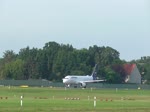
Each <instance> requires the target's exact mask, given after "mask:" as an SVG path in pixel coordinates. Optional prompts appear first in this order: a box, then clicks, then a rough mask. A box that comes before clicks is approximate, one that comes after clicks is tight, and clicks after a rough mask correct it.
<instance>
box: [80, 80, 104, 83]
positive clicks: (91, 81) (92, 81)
mask: <svg viewBox="0 0 150 112" xmlns="http://www.w3.org/2000/svg"><path fill="white" fill-rule="evenodd" d="M104 81H106V80H89V81H81V82H80V83H94V82H104Z"/></svg>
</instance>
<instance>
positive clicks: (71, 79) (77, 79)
mask: <svg viewBox="0 0 150 112" xmlns="http://www.w3.org/2000/svg"><path fill="white" fill-rule="evenodd" d="M62 80H63V83H64V84H79V83H81V82H86V81H91V80H93V77H92V76H88V75H87V76H71V75H68V76H66V77H65V78H63V79H62Z"/></svg>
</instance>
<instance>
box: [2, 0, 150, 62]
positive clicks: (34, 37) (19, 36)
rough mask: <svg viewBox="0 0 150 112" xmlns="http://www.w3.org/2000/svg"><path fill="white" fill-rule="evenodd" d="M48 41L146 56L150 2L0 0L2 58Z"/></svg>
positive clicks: (123, 55) (125, 56) (128, 56)
mask: <svg viewBox="0 0 150 112" xmlns="http://www.w3.org/2000/svg"><path fill="white" fill-rule="evenodd" d="M49 41H55V42H58V43H63V44H72V45H73V47H74V48H78V49H80V48H88V47H89V46H93V45H98V46H110V47H112V48H114V49H116V50H117V51H118V52H120V58H121V59H125V60H127V61H129V60H132V59H140V57H141V56H150V0H0V57H2V56H3V52H5V51H6V50H13V51H14V52H16V53H18V51H19V50H20V49H21V48H25V47H27V46H30V47H31V48H32V47H36V48H42V47H43V46H44V44H45V43H47V42H49Z"/></svg>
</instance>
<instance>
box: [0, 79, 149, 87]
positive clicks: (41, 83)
mask: <svg viewBox="0 0 150 112" xmlns="http://www.w3.org/2000/svg"><path fill="white" fill-rule="evenodd" d="M0 85H1V86H21V85H28V86H37V87H64V84H63V83H62V82H55V83H53V82H51V81H48V80H0ZM87 88H103V89H104V88H110V89H111V88H112V89H113V88H118V89H137V88H141V89H150V85H145V84H105V83H88V84H87Z"/></svg>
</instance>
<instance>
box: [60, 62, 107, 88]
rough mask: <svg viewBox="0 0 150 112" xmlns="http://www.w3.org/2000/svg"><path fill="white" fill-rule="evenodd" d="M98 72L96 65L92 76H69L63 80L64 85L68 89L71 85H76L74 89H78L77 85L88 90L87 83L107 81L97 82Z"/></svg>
mask: <svg viewBox="0 0 150 112" xmlns="http://www.w3.org/2000/svg"><path fill="white" fill-rule="evenodd" d="M96 70H97V64H96V65H95V67H94V70H93V72H92V74H91V75H86V76H76V75H68V76H66V77H65V78H63V79H62V80H63V83H64V84H65V85H66V87H70V86H71V85H74V87H75V88H76V87H77V85H78V84H80V86H81V87H82V88H86V85H87V83H94V82H103V81H105V80H97V77H96V74H97V72H96Z"/></svg>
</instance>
